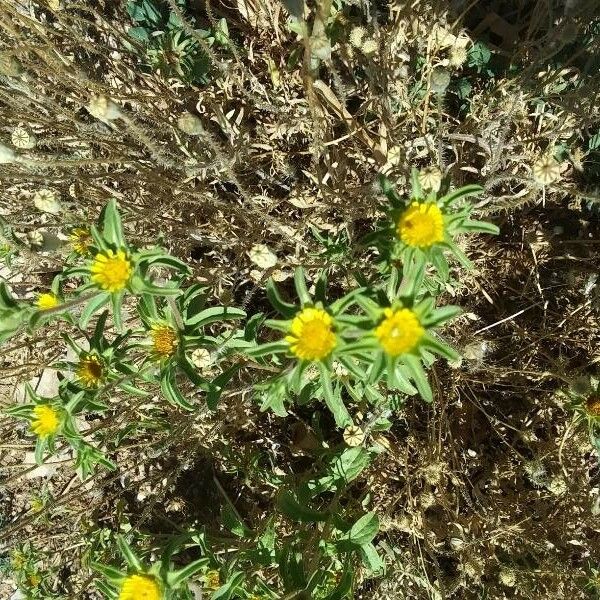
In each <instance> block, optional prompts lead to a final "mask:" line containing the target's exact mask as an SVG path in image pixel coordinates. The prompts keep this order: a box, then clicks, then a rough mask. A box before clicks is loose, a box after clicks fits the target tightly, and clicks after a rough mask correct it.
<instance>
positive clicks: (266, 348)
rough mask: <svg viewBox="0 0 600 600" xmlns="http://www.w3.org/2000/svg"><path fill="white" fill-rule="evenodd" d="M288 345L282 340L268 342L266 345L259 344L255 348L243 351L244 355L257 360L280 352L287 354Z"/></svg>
mask: <svg viewBox="0 0 600 600" xmlns="http://www.w3.org/2000/svg"><path fill="white" fill-rule="evenodd" d="M289 347H290V346H289V344H288V343H287V342H284V341H283V340H281V341H279V342H269V343H268V344H261V345H260V346H256V348H248V349H247V350H244V354H246V355H247V356H250V357H252V358H258V357H260V356H265V355H267V354H280V353H281V352H287V351H288V350H289Z"/></svg>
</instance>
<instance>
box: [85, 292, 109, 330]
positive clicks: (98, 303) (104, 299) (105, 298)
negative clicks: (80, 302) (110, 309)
mask: <svg viewBox="0 0 600 600" xmlns="http://www.w3.org/2000/svg"><path fill="white" fill-rule="evenodd" d="M110 296H111V295H110V294H106V293H104V292H102V293H99V294H98V295H97V296H94V297H93V298H92V299H91V300H90V301H89V302H88V303H87V304H86V305H85V308H84V309H83V310H82V311H81V316H80V317H79V327H80V328H81V329H87V326H88V324H89V322H90V319H91V318H92V317H93V316H94V314H96V313H97V312H98V311H99V310H100V309H101V308H102V307H103V306H105V305H106V304H108V302H109V300H110Z"/></svg>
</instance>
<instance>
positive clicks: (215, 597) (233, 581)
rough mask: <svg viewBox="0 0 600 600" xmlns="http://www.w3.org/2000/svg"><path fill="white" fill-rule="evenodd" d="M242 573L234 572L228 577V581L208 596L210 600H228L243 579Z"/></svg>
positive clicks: (237, 589)
mask: <svg viewBox="0 0 600 600" xmlns="http://www.w3.org/2000/svg"><path fill="white" fill-rule="evenodd" d="M245 577H246V576H245V575H244V573H243V572H242V571H236V572H234V573H232V574H231V575H230V576H229V579H228V580H227V581H226V582H225V583H224V584H223V585H222V586H221V587H220V588H219V589H218V590H216V591H215V592H213V593H212V594H211V595H210V598H211V600H229V599H230V598H232V597H233V594H234V593H235V592H238V591H239V587H240V585H241V584H242V582H243V581H244V579H245Z"/></svg>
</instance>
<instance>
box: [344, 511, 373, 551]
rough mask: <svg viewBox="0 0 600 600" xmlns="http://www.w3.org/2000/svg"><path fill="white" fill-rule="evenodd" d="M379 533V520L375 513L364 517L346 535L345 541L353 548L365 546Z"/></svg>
mask: <svg viewBox="0 0 600 600" xmlns="http://www.w3.org/2000/svg"><path fill="white" fill-rule="evenodd" d="M378 532H379V518H378V517H377V515H376V514H375V513H374V512H369V513H367V514H366V515H363V516H362V517H361V518H360V519H358V521H356V523H354V525H352V527H351V528H350V531H348V532H347V533H346V535H345V536H344V538H343V541H347V542H349V543H350V544H351V545H353V546H363V545H364V544H369V543H370V542H372V541H373V539H374V538H375V536H376V535H377V533H378Z"/></svg>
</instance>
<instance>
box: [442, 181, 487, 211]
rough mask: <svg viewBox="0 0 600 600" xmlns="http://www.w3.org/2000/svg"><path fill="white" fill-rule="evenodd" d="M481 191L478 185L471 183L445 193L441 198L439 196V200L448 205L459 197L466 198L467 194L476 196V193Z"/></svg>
mask: <svg viewBox="0 0 600 600" xmlns="http://www.w3.org/2000/svg"><path fill="white" fill-rule="evenodd" d="M481 192H483V188H482V187H481V186H480V185H476V184H471V185H465V186H464V187H461V188H459V189H457V190H454V191H453V192H450V193H449V194H446V195H445V196H444V197H443V198H440V202H441V203H442V204H443V205H444V206H445V207H448V206H450V205H451V204H453V203H454V202H456V201H457V200H459V199H460V198H466V197H467V196H476V195H477V194H481Z"/></svg>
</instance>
